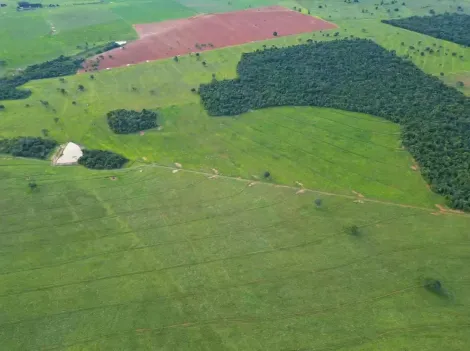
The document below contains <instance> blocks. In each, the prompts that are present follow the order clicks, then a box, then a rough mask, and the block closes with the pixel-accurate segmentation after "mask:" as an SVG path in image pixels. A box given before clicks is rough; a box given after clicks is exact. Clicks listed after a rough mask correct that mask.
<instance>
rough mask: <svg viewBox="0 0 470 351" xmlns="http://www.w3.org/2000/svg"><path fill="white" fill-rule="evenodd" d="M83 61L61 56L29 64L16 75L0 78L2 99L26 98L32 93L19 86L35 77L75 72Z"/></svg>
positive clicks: (49, 76) (0, 96)
mask: <svg viewBox="0 0 470 351" xmlns="http://www.w3.org/2000/svg"><path fill="white" fill-rule="evenodd" d="M82 62H83V59H82V58H77V57H67V56H60V57H58V58H56V59H54V60H50V61H46V62H43V63H40V64H36V65H31V66H28V67H27V68H26V69H25V70H24V71H22V72H21V73H20V74H18V75H16V76H14V77H6V78H0V100H15V99H25V98H27V97H28V96H30V95H31V92H30V91H28V90H18V89H16V88H17V87H19V86H21V85H23V84H25V83H27V82H28V81H30V80H33V79H44V78H53V77H61V76H67V75H71V74H75V73H76V72H77V70H78V69H79V68H80V66H81V64H82Z"/></svg>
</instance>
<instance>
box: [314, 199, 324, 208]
mask: <svg viewBox="0 0 470 351" xmlns="http://www.w3.org/2000/svg"><path fill="white" fill-rule="evenodd" d="M322 203H323V200H322V199H315V205H317V207H321V205H322Z"/></svg>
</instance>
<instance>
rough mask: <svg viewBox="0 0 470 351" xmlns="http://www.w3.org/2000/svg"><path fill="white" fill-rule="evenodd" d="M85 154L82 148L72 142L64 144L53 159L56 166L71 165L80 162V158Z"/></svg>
mask: <svg viewBox="0 0 470 351" xmlns="http://www.w3.org/2000/svg"><path fill="white" fill-rule="evenodd" d="M82 156H83V152H82V148H81V147H80V146H79V145H77V144H75V143H72V142H69V143H67V144H66V145H65V146H64V145H62V146H61V147H60V149H59V152H57V154H56V156H55V157H54V159H53V160H52V162H53V164H54V165H56V166H70V165H75V164H77V163H78V159H79V158H80V157H82Z"/></svg>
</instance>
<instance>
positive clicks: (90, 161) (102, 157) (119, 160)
mask: <svg viewBox="0 0 470 351" xmlns="http://www.w3.org/2000/svg"><path fill="white" fill-rule="evenodd" d="M127 161H129V160H128V159H127V158H125V157H123V156H121V155H119V154H116V153H114V152H111V151H105V150H83V156H82V157H80V158H79V159H78V163H79V164H81V165H82V166H85V167H86V168H91V169H116V168H121V167H122V166H124V165H125V164H126V162H127Z"/></svg>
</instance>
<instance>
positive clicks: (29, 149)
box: [0, 137, 57, 159]
mask: <svg viewBox="0 0 470 351" xmlns="http://www.w3.org/2000/svg"><path fill="white" fill-rule="evenodd" d="M56 146H57V142H56V141H55V140H50V139H43V138H37V137H18V138H13V139H1V140H0V153H2V154H10V155H13V156H18V157H32V158H40V159H45V158H47V156H49V154H50V153H51V152H52V150H54V148H55V147H56Z"/></svg>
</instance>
